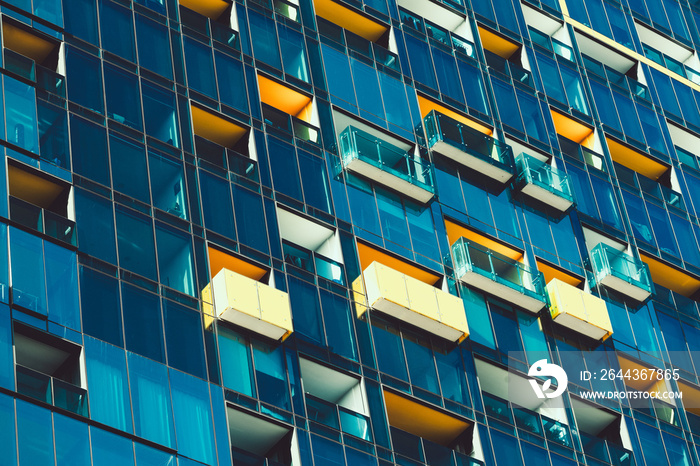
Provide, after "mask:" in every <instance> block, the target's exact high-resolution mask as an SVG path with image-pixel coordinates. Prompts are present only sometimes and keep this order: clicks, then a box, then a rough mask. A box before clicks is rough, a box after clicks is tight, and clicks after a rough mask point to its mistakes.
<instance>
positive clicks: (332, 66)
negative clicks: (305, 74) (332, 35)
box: [321, 44, 357, 108]
mask: <svg viewBox="0 0 700 466" xmlns="http://www.w3.org/2000/svg"><path fill="white" fill-rule="evenodd" d="M321 51H322V53H323V63H324V68H325V71H326V79H327V81H328V92H329V93H330V94H331V100H332V101H333V103H336V102H338V99H340V100H342V101H343V102H345V104H344V105H342V104H341V106H343V108H347V107H348V106H350V107H351V108H356V107H357V100H356V98H355V91H354V89H355V87H354V84H353V80H352V73H351V72H350V63H349V61H348V57H347V56H346V55H345V54H343V53H342V52H339V51H337V50H336V49H334V48H332V47H330V46H328V45H326V44H321Z"/></svg>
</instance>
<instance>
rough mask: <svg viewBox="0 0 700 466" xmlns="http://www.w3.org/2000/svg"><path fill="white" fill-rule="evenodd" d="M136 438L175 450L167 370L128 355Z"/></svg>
mask: <svg viewBox="0 0 700 466" xmlns="http://www.w3.org/2000/svg"><path fill="white" fill-rule="evenodd" d="M127 354H128V357H127V361H128V363H129V382H130V384H131V399H132V402H133V406H134V432H135V433H136V435H138V436H140V437H143V438H145V439H148V440H150V441H152V442H155V443H158V444H160V445H165V446H167V447H170V448H175V432H174V430H173V413H172V407H171V405H170V386H169V384H168V368H167V367H166V366H164V365H162V364H158V363H156V362H154V361H151V360H150V359H146V358H142V357H141V356H137V355H135V354H133V353H127Z"/></svg>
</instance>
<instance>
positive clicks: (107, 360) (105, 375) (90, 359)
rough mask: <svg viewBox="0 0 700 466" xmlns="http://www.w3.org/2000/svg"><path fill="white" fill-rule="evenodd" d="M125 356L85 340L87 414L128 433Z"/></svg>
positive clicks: (129, 417)
mask: <svg viewBox="0 0 700 466" xmlns="http://www.w3.org/2000/svg"><path fill="white" fill-rule="evenodd" d="M125 356H126V355H125V354H124V350H123V349H121V348H118V347H116V346H112V345H110V344H109V343H105V342H103V341H100V340H95V339H93V338H90V337H86V338H85V371H86V375H87V383H88V393H89V394H90V415H91V417H92V419H94V420H96V421H98V422H102V423H104V424H107V425H108V426H110V427H114V428H115V429H118V430H123V431H126V432H129V433H131V432H132V424H131V401H130V400H129V381H128V379H127V374H126V357H125ZM129 450H131V447H129ZM106 464H109V462H107V463H106Z"/></svg>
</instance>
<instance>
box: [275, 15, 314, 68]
mask: <svg viewBox="0 0 700 466" xmlns="http://www.w3.org/2000/svg"><path fill="white" fill-rule="evenodd" d="M277 31H278V32H279V41H280V51H281V54H282V62H283V64H284V72H285V73H287V74H289V75H291V76H294V77H295V78H297V79H300V80H302V81H304V82H309V78H310V77H309V66H308V64H307V60H306V51H305V49H306V47H305V45H304V36H303V35H301V34H299V33H298V32H295V31H292V30H291V29H290V28H287V27H285V26H283V25H282V24H280V23H277Z"/></svg>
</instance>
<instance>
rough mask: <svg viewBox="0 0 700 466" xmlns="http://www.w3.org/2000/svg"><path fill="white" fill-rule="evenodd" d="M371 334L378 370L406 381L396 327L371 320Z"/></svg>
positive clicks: (402, 354)
mask: <svg viewBox="0 0 700 466" xmlns="http://www.w3.org/2000/svg"><path fill="white" fill-rule="evenodd" d="M371 329H372V336H373V337H374V350H375V353H376V355H377V365H378V366H379V370H380V371H381V372H384V373H386V374H389V375H391V376H393V377H396V378H398V379H401V380H404V381H408V372H407V371H406V359H405V356H404V352H403V346H402V344H401V335H400V333H399V331H398V329H396V328H394V327H391V326H389V325H387V324H385V323H383V322H381V321H378V320H373V322H372V327H371Z"/></svg>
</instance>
